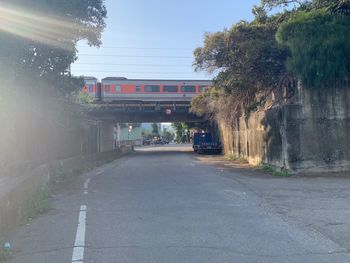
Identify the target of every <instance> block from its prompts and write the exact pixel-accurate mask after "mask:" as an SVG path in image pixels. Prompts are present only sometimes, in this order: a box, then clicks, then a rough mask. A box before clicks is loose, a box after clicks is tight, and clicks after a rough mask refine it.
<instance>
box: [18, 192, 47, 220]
mask: <svg viewBox="0 0 350 263" xmlns="http://www.w3.org/2000/svg"><path fill="white" fill-rule="evenodd" d="M51 207H52V204H51V200H50V191H49V187H48V186H47V185H45V186H42V187H41V188H39V189H38V190H37V191H36V192H34V193H32V194H30V195H29V196H28V197H27V198H26V201H25V203H24V204H23V206H22V207H21V208H20V210H19V211H20V217H19V220H20V221H19V224H20V225H23V224H25V223H27V222H28V220H32V219H33V218H35V217H36V216H38V215H41V214H44V213H45V212H47V211H48V210H49V209H51Z"/></svg>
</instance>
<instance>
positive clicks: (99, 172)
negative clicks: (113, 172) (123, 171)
mask: <svg viewBox="0 0 350 263" xmlns="http://www.w3.org/2000/svg"><path fill="white" fill-rule="evenodd" d="M103 173H104V171H103V170H102V171H98V172H97V173H96V175H101V174H103Z"/></svg>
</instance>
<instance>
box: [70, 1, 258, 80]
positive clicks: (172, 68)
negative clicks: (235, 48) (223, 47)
mask: <svg viewBox="0 0 350 263" xmlns="http://www.w3.org/2000/svg"><path fill="white" fill-rule="evenodd" d="M259 2H260V1H259V0H216V1H213V0H106V5H107V10H108V18H107V20H106V23H107V27H106V29H105V31H104V33H103V35H102V42H103V44H102V46H101V47H100V48H91V47H88V46H87V45H86V43H84V42H81V43H80V44H79V46H78V51H79V53H78V57H79V59H78V61H77V62H76V63H75V64H74V65H73V66H72V73H73V74H74V75H78V76H79V75H85V76H95V77H97V78H98V79H102V78H104V77H107V76H113V77H117V76H123V77H127V78H145V79H152V78H160V79H211V76H209V75H207V74H205V73H196V72H194V70H193V67H192V63H193V50H194V49H195V48H196V47H199V46H201V45H202V42H203V34H204V33H205V32H215V31H220V30H222V29H224V28H225V27H226V28H229V27H231V25H232V24H234V23H236V22H238V21H239V20H242V19H244V20H251V19H252V13H251V9H252V7H253V5H255V4H258V3H259Z"/></svg>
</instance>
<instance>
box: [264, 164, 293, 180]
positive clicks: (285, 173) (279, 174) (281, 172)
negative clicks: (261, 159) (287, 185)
mask: <svg viewBox="0 0 350 263" xmlns="http://www.w3.org/2000/svg"><path fill="white" fill-rule="evenodd" d="M259 168H260V169H261V170H262V171H264V172H266V173H269V174H271V175H273V176H276V177H288V176H290V174H289V172H288V170H286V169H276V168H274V167H273V166H271V165H269V164H261V165H260V166H259Z"/></svg>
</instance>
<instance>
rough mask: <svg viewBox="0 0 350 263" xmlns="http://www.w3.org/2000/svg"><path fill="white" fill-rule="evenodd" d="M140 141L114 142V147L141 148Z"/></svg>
mask: <svg viewBox="0 0 350 263" xmlns="http://www.w3.org/2000/svg"><path fill="white" fill-rule="evenodd" d="M141 145H142V140H140V139H138V140H120V141H116V143H115V146H116V147H117V148H121V147H125V146H141Z"/></svg>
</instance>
